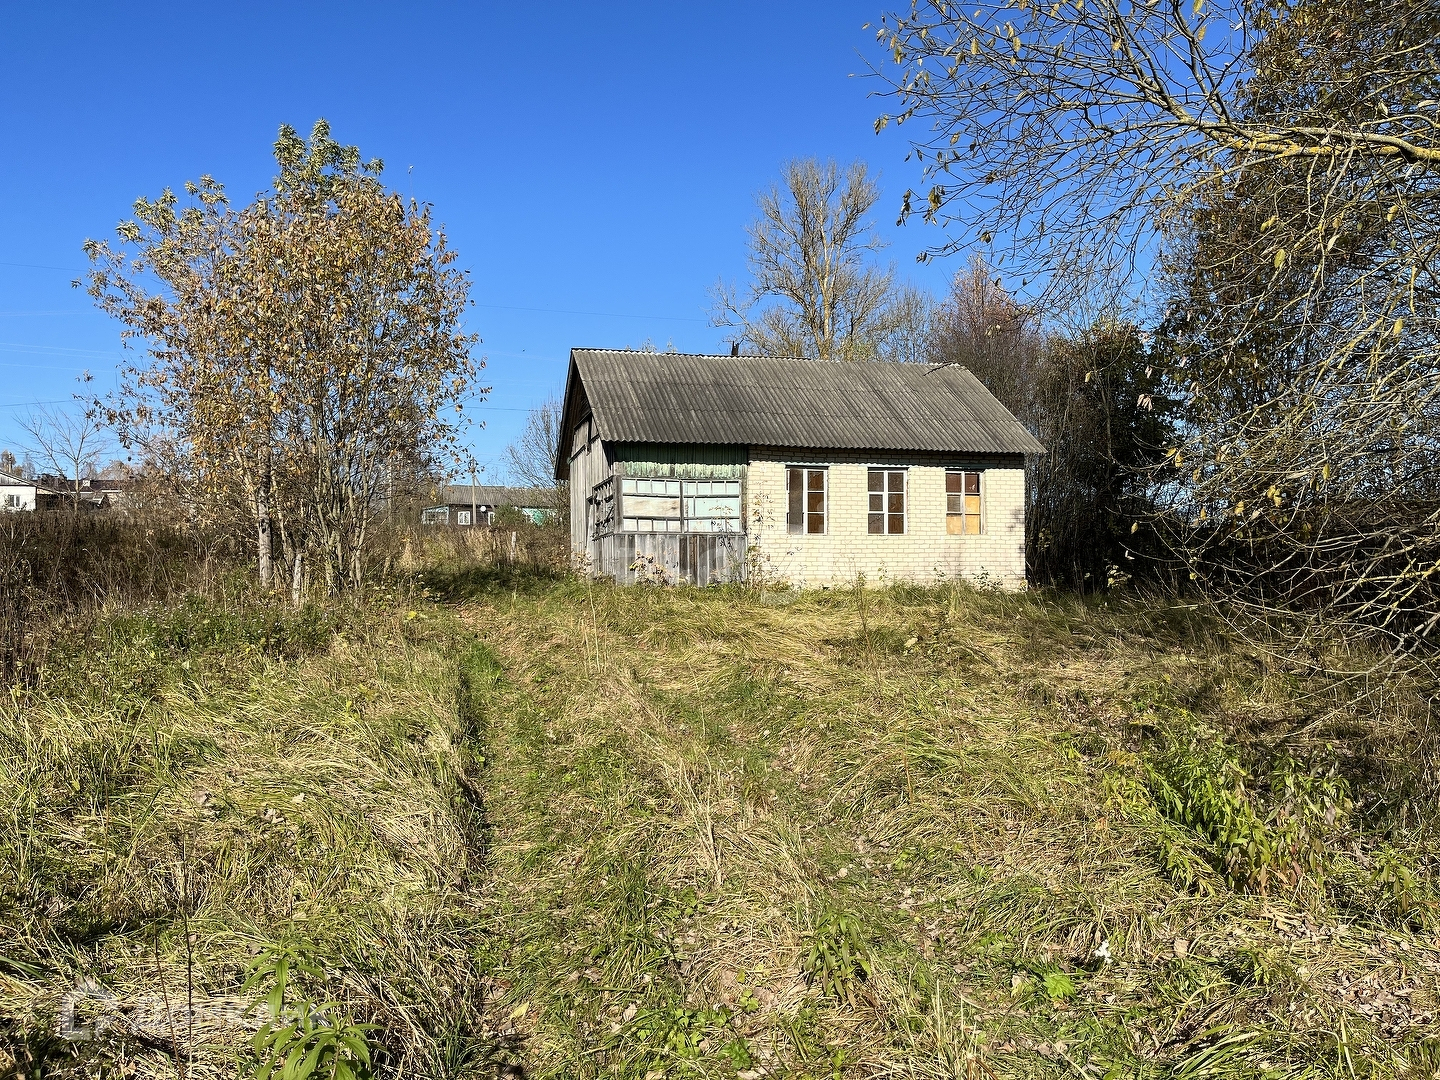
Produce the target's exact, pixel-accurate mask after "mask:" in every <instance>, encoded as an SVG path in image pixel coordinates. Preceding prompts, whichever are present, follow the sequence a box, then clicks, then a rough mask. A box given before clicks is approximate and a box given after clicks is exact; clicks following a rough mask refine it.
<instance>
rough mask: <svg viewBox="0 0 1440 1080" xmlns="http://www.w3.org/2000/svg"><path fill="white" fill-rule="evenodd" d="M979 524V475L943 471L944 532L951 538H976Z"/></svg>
mask: <svg viewBox="0 0 1440 1080" xmlns="http://www.w3.org/2000/svg"><path fill="white" fill-rule="evenodd" d="M980 523H981V515H980V474H979V473H978V472H970V471H967V470H965V469H947V470H945V531H946V532H947V533H949V534H950V535H951V536H978V535H979V534H980Z"/></svg>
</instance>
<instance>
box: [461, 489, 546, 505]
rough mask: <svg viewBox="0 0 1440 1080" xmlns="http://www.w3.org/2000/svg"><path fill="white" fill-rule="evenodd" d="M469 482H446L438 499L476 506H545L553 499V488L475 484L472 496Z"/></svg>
mask: <svg viewBox="0 0 1440 1080" xmlns="http://www.w3.org/2000/svg"><path fill="white" fill-rule="evenodd" d="M470 492H471V487H470V485H469V484H446V485H445V486H444V487H443V488H441V489H440V501H441V502H442V503H450V504H457V505H466V504H469V503H470V502H472V501H473V502H474V503H475V504H476V505H477V506H518V507H527V506H528V507H547V506H549V505H550V504H551V503H553V502H554V501H555V491H554V489H553V488H528V487H498V486H496V485H493V484H477V485H476V486H475V488H474V492H475V494H474V496H473V499H472V496H471V494H470Z"/></svg>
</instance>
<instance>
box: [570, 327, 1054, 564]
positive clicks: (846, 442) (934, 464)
mask: <svg viewBox="0 0 1440 1080" xmlns="http://www.w3.org/2000/svg"><path fill="white" fill-rule="evenodd" d="M561 430H562V433H563V434H562V438H561V440H560V447H559V449H558V453H557V454H556V462H555V475H556V478H557V479H559V480H562V481H567V480H568V481H569V485H570V526H571V547H572V550H573V552H574V554H575V558H576V561H577V563H580V564H582V565H584V566H585V567H586V568H587V569H589V570H590V571H591V572H593V573H598V574H605V575H610V576H613V577H615V578H616V580H619V581H626V582H628V581H635V580H637V579H647V578H648V579H654V580H663V581H691V582H696V583H699V584H707V583H709V582H712V581H725V580H737V579H739V578H742V577H744V576H746V575H761V576H763V577H765V578H766V579H767V580H774V581H783V582H789V583H790V584H793V585H797V586H801V587H814V586H825V585H840V584H846V583H851V582H854V581H855V580H857V578H858V577H859V576H860V575H863V576H864V577H865V579H866V580H867V581H870V582H876V583H878V582H883V581H917V582H936V581H943V580H948V579H952V578H957V577H963V578H969V579H971V580H980V581H988V582H992V583H995V584H998V585H1001V586H1004V587H1007V588H1022V587H1023V586H1024V584H1025V468H1024V466H1025V455H1027V454H1039V453H1044V449H1043V447H1041V446H1040V444H1039V443H1038V442H1037V441H1036V440H1035V438H1034V437H1033V436H1032V435H1031V434H1030V432H1029V431H1027V430H1026V429H1025V427H1024V426H1023V425H1022V424H1021V423H1020V422H1019V421H1018V420H1016V419H1015V417H1014V416H1012V415H1011V414H1010V413H1009V411H1007V410H1006V409H1005V408H1004V406H1002V405H1001V404H1000V403H999V402H998V401H997V400H996V399H995V398H994V397H993V396H992V395H991V394H990V393H989V391H987V390H986V389H985V388H984V387H983V386H982V385H981V384H980V382H979V380H977V379H976V378H975V377H974V376H973V375H972V374H971V373H970V372H969V371H967V370H965V369H964V368H961V367H943V368H931V367H926V366H924V365H919V364H889V363H860V364H855V363H842V362H826V361H816V360H801V359H792V358H786V357H769V356H703V355H693V354H682V353H644V352H631V351H621V350H602V349H573V350H571V353H570V371H569V376H568V379H567V381H566V388H565V404H564V413H563V426H562V429H561Z"/></svg>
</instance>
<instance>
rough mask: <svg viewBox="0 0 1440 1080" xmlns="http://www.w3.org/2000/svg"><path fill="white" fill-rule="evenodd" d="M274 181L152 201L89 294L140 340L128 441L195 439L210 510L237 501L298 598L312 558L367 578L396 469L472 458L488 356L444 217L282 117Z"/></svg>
mask: <svg viewBox="0 0 1440 1080" xmlns="http://www.w3.org/2000/svg"><path fill="white" fill-rule="evenodd" d="M275 158H276V161H277V163H278V165H279V173H278V175H277V176H276V178H275V182H274V185H273V188H272V190H271V191H269V192H265V193H262V194H261V195H259V196H258V197H257V198H256V199H255V200H254V201H253V202H251V203H250V204H249V205H247V206H245V207H243V208H241V209H236V208H234V207H233V206H231V205H230V203H229V200H228V199H227V198H226V195H225V192H224V189H223V187H222V186H221V185H220V184H219V183H217V182H216V181H215V180H213V179H211V178H210V177H202V178H201V180H200V181H199V182H198V183H192V184H187V185H186V191H187V193H188V194H189V196H190V201H189V204H188V205H185V206H181V204H180V200H179V199H178V198H177V196H176V195H175V194H174V193H173V192H171V191H168V190H167V191H165V192H164V193H163V194H162V195H161V196H160V197H159V198H158V199H155V200H153V201H152V200H147V199H140V200H139V201H137V202H136V203H135V208H134V209H135V217H134V219H133V220H130V221H126V222H123V223H122V224H121V225H120V226H119V228H118V230H117V236H118V241H117V242H116V243H115V244H111V243H107V242H104V241H89V242H88V243H87V244H86V251H87V253H88V254H89V256H90V259H91V262H92V269H91V271H90V274H89V278H88V287H89V292H90V294H91V295H92V296H93V297H94V298H95V300H96V302H97V303H98V304H99V305H100V307H101V308H103V309H104V310H105V311H107V312H108V313H110V314H111V315H113V316H115V317H116V318H117V319H119V320H120V321H121V322H122V323H123V324H124V326H125V329H124V331H123V334H124V336H125V337H126V338H127V339H130V340H136V341H139V342H143V344H144V348H145V355H144V357H143V358H139V359H137V360H136V361H134V362H132V363H131V364H129V365H128V366H127V368H126V370H125V376H126V378H125V381H124V388H123V390H122V392H121V394H120V396H119V398H118V399H117V400H116V401H115V402H114V404H113V409H112V412H113V416H114V419H115V420H116V421H117V426H118V427H119V429H120V431H121V434H122V437H123V438H128V439H131V440H134V439H136V438H138V437H139V434H138V433H139V432H141V431H146V430H150V431H153V430H159V431H161V432H163V433H164V434H165V435H166V437H167V438H168V440H169V441H170V442H172V443H173V444H177V445H179V446H180V447H182V448H183V450H184V465H183V468H184V469H185V470H186V472H187V474H188V476H187V479H188V480H189V481H190V483H189V485H188V487H187V490H188V491H190V492H192V493H193V495H192V498H193V500H194V504H195V505H194V506H193V508H192V509H193V510H194V512H196V513H201V512H205V511H206V510H207V509H210V508H215V507H223V506H225V505H226V504H227V503H233V502H234V501H235V497H236V496H239V498H240V501H241V502H243V505H244V508H245V511H246V516H247V518H249V520H250V521H251V523H252V527H251V529H250V530H249V531H250V532H251V533H252V535H253V543H254V545H255V550H256V561H257V569H258V573H259V576H260V581H261V584H262V585H263V586H267V587H268V586H269V585H271V584H272V581H273V579H274V577H275V573H274V563H275V561H276V558H277V552H276V543H275V540H276V538H277V537H278V539H279V545H278V546H279V552H278V556H279V558H281V559H283V560H284V562H285V563H286V564H287V569H288V576H289V579H290V582H291V590H292V594H293V595H294V596H295V597H296V598H297V599H298V597H299V595H300V593H301V589H302V583H303V581H304V579H305V576H306V575H307V573H310V572H311V570H310V568H311V567H314V568H315V570H316V572H317V573H318V575H319V577H320V578H321V580H323V581H324V583H325V586H326V588H327V589H329V590H331V591H335V590H339V589H344V588H350V587H354V586H357V585H359V584H360V582H361V581H362V579H363V575H364V572H365V551H366V540H367V537H368V533H369V528H370V525H371V523H372V521H373V520H374V519H375V516H376V513H377V511H378V510H379V509H380V508H381V506H382V502H383V497H384V491H385V488H386V485H387V484H388V482H389V481H390V478H391V477H392V476H393V475H394V474H395V473H396V472H397V471H401V472H410V473H413V472H415V471H417V470H426V469H428V468H430V467H431V466H432V465H433V464H434V463H436V462H437V461H443V460H445V459H453V458H458V457H461V456H463V451H462V449H461V447H460V444H459V435H460V433H461V420H462V417H463V413H462V408H463V402H464V400H465V399H466V398H467V397H470V396H472V395H483V394H485V393H486V392H488V391H487V390H485V389H483V388H477V387H476V386H475V376H476V371H477V367H478V366H483V361H481V362H479V364H478V365H477V362H476V361H475V360H474V359H472V357H471V348H472V346H473V345H474V344H475V343H476V342H477V341H478V340H479V339H478V338H477V337H476V336H475V335H473V334H467V333H465V332H464V329H463V326H462V320H463V316H464V312H465V309H466V307H467V306H468V304H469V299H468V294H469V281H468V278H467V275H466V274H465V273H464V272H463V271H461V270H459V269H457V268H456V267H455V265H454V263H455V253H454V252H453V251H452V250H451V249H450V248H449V246H448V245H447V243H446V239H445V235H444V232H443V231H442V230H440V229H439V228H437V227H436V226H434V225H433V224H432V221H431V216H430V208H429V207H425V206H420V205H418V204H416V203H415V202H414V201H407V200H404V199H402V198H401V197H400V196H399V195H397V194H396V193H394V192H391V191H387V190H386V188H385V186H384V185H383V183H382V182H381V180H380V174H381V170H382V167H383V166H382V165H381V163H380V162H379V161H371V162H366V163H362V162H361V160H360V154H359V151H358V150H357V149H356V148H355V147H353V146H343V145H341V144H340V143H338V142H336V141H335V140H334V139H333V138H331V135H330V129H329V126H328V125H327V124H326V123H325V122H324V121H323V120H321V121H318V122H317V123H316V124H315V126H314V129H313V130H312V132H311V135H310V138H309V140H305V139H301V138H300V137H299V136H298V135H297V134H296V133H295V131H294V130H293V129H292V128H290V127H288V126H286V127H282V128H281V129H280V136H279V138H278V140H277V141H276V143H275Z"/></svg>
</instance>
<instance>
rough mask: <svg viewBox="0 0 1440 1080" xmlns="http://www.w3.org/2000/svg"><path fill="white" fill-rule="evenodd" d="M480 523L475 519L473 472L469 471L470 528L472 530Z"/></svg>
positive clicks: (472, 470)
mask: <svg viewBox="0 0 1440 1080" xmlns="http://www.w3.org/2000/svg"><path fill="white" fill-rule="evenodd" d="M479 523H480V522H479V521H478V519H477V518H476V517H475V470H474V469H471V470H470V527H471V528H472V529H473V528H475V526H476V525H478V524H479Z"/></svg>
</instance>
